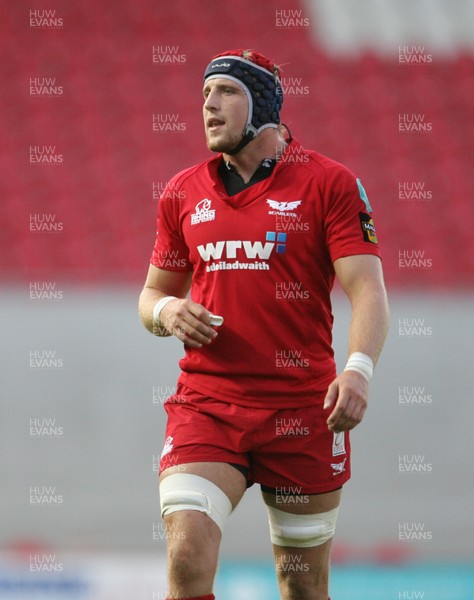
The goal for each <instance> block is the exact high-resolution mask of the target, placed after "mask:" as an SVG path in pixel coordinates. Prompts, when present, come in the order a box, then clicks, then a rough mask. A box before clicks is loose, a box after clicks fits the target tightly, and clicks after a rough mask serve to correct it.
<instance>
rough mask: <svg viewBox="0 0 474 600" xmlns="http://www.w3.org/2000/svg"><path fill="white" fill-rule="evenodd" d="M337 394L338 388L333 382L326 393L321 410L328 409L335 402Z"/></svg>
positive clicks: (335, 382)
mask: <svg viewBox="0 0 474 600" xmlns="http://www.w3.org/2000/svg"><path fill="white" fill-rule="evenodd" d="M338 393H339V387H338V384H337V381H333V382H332V383H331V385H330V386H329V387H328V391H327V394H326V397H325V398H324V404H323V408H324V409H327V408H330V407H331V406H332V405H333V404H334V403H335V402H336V400H337V395H338Z"/></svg>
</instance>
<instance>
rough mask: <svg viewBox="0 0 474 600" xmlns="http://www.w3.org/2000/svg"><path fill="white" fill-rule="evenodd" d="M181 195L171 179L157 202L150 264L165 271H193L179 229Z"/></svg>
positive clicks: (187, 250)
mask: <svg viewBox="0 0 474 600" xmlns="http://www.w3.org/2000/svg"><path fill="white" fill-rule="evenodd" d="M182 195H183V196H185V194H182ZM182 195H181V194H180V193H179V189H178V187H177V185H176V182H175V180H174V179H172V180H171V181H170V182H169V183H168V185H167V186H166V188H165V190H164V191H163V193H162V195H161V197H160V199H159V201H158V218H157V228H156V241H155V246H154V248H153V252H152V255H151V259H150V262H151V264H152V265H154V266H155V267H158V268H159V269H164V270H166V271H184V272H186V271H192V270H193V266H192V263H191V262H190V260H189V248H188V247H187V245H186V242H185V240H184V238H183V235H182V231H181V227H180V212H181V204H182V199H181V196H182Z"/></svg>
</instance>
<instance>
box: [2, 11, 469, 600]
mask: <svg viewBox="0 0 474 600" xmlns="http://www.w3.org/2000/svg"><path fill="white" fill-rule="evenodd" d="M1 21H2V23H1V28H2V35H1V41H0V44H1V47H2V57H3V58H2V60H1V62H0V72H1V94H0V107H1V113H0V118H1V120H2V139H1V142H0V153H1V165H2V167H1V175H0V186H1V188H0V189H1V199H2V205H1V210H2V219H1V253H0V264H1V269H2V288H1V302H2V309H1V313H0V320H1V326H2V328H1V331H2V344H1V355H0V356H1V363H0V364H1V371H2V376H1V381H2V383H1V401H0V410H1V419H0V449H1V456H2V461H1V467H0V514H1V519H0V598H2V599H8V600H17V599H20V598H21V599H25V600H26V599H28V600H30V599H38V600H39V599H41V600H42V599H46V598H47V599H48V600H49V599H61V600H62V599H69V598H71V599H75V600H112V599H113V600H122V599H123V600H142V599H147V600H152V599H160V600H164V598H165V581H164V542H163V537H164V532H163V530H162V527H161V522H160V517H159V511H158V492H157V485H156V481H157V473H156V466H157V460H158V457H159V454H160V452H161V447H162V443H163V428H164V411H163V407H162V404H163V402H164V400H165V398H166V397H167V396H168V395H169V394H170V393H171V392H172V390H173V387H174V384H175V380H176V377H177V373H178V371H177V360H178V358H179V356H180V355H181V348H180V345H179V343H178V342H177V340H174V339H168V340H158V339H155V338H153V337H152V336H150V335H149V334H148V333H147V332H145V330H144V329H143V328H142V327H141V325H140V323H139V321H138V317H137V310H136V304H137V298H138V294H139V292H140V289H141V286H142V284H143V281H144V277H145V274H146V270H147V264H148V259H149V255H150V253H151V248H152V245H153V242H154V233H155V214H156V205H157V198H158V196H159V193H160V190H162V189H163V186H164V185H165V183H166V181H167V180H168V178H169V177H170V176H172V175H173V174H174V173H175V172H177V171H178V170H180V169H182V168H184V167H186V166H190V165H192V164H195V163H196V162H199V161H201V160H203V159H205V158H206V157H207V156H208V152H207V150H206V148H205V145H204V138H203V134H202V124H201V116H200V114H201V113H200V111H201V93H200V88H201V82H202V74H203V70H204V67H205V65H206V64H207V62H208V60H209V58H210V57H211V56H212V55H214V54H216V53H218V52H220V51H223V50H225V49H229V48H237V47H250V48H256V49H259V50H260V51H261V52H263V53H265V54H267V55H269V56H270V57H271V58H273V59H274V60H275V62H277V63H279V64H281V65H282V67H283V85H284V88H285V90H286V96H285V103H284V107H283V120H284V122H286V123H287V124H288V125H289V126H290V128H291V130H292V132H293V134H294V135H295V137H296V138H298V139H299V140H300V141H301V142H302V143H303V145H305V146H306V147H309V148H314V149H316V150H318V151H320V152H322V153H324V154H326V155H328V156H331V157H333V158H335V159H336V160H338V161H340V162H342V163H344V164H346V165H348V166H349V167H350V168H351V169H352V170H353V171H354V172H355V173H357V175H358V176H359V177H360V178H361V179H362V181H363V182H364V185H365V187H366V189H367V192H368V195H369V197H370V199H371V201H372V204H373V205H374V207H375V222H376V226H377V230H378V234H379V239H380V240H381V245H382V250H383V255H384V266H385V272H386V279H387V286H388V290H389V293H390V297H391V305H392V326H391V331H390V335H389V339H388V342H387V346H386V349H385V351H384V354H383V357H382V359H381V362H380V364H379V366H378V368H377V373H376V377H375V379H374V382H373V386H372V393H371V405H370V410H369V412H368V414H367V417H366V419H365V421H364V423H363V424H362V425H361V426H360V427H359V428H358V429H357V430H356V431H355V432H354V434H353V446H354V477H353V480H352V481H351V483H350V484H349V485H347V487H346V491H345V496H344V501H343V510H342V511H341V516H340V520H339V524H338V533H337V536H336V541H335V543H334V551H333V565H334V567H333V575H332V594H331V596H332V598H333V599H334V600H359V599H360V600H362V599H364V600H368V599H373V600H389V599H390V600H392V599H399V598H406V599H410V598H420V599H424V600H472V599H473V598H474V574H473V564H474V555H473V542H472V540H473V539H474V521H473V519H472V502H473V500H472V499H473V494H474V481H473V462H474V459H473V454H474V452H473V451H474V444H473V442H472V423H473V422H474V406H473V402H472V400H473V398H472V396H473V393H472V389H473V385H472V383H473V378H472V337H473V334H474V331H473V295H472V290H473V283H474V280H473V262H474V258H473V256H474V253H473V250H474V238H473V236H472V224H473V222H474V208H473V203H472V201H471V195H472V189H473V187H474V175H473V159H474V155H473V148H474V143H473V136H474V127H473V123H474V120H473V117H474V114H473V113H474V103H473V100H472V99H473V97H474V36H473V31H474V28H473V26H474V0H395V1H394V0H306V1H305V0H283V1H281V2H279V1H275V2H270V1H267V0H265V1H264V0H261V1H260V2H254V1H251V0H240V1H239V2H238V3H235V4H232V3H218V2H216V1H214V0H181V1H179V2H164V1H163V0H161V1H160V0H155V1H152V0H137V1H135V2H132V1H131V0H117V1H116V2H114V3H105V2H94V1H92V0H85V1H82V2H69V3H63V2H55V1H54V0H48V1H45V0H39V1H38V2H35V3H33V2H27V1H25V0H16V1H15V2H13V1H11V2H8V1H4V2H2V19H1ZM154 123H155V130H154V127H153V125H154ZM156 124H161V126H160V125H156ZM334 310H335V313H336V327H335V345H336V351H337V358H338V362H339V364H340V363H342V362H343V361H344V357H345V348H346V331H347V324H348V319H349V311H348V305H347V302H346V300H345V299H344V298H343V297H342V296H341V294H340V293H339V292H338V290H335V293H334ZM35 365H36V366H35ZM407 465H408V466H407ZM409 465H414V466H412V467H410V466H409ZM408 469H411V470H410V471H408ZM221 556H222V557H221V568H220V571H219V575H218V579H217V583H216V595H217V597H218V598H225V599H226V600H254V599H257V598H258V599H259V600H261V599H266V600H273V599H276V598H278V593H277V587H276V583H275V580H274V574H273V568H272V563H271V548H270V543H269V541H268V534H267V526H266V515H265V511H264V509H263V506H262V503H261V501H260V499H259V490H258V489H256V488H255V487H254V488H252V489H251V490H249V492H248V493H247V495H246V497H245V498H244V500H243V501H242V503H241V505H240V506H239V507H238V509H237V510H236V512H235V513H234V515H233V517H232V518H231V519H230V521H229V523H228V527H227V532H226V536H225V539H224V541H223V546H222V555H221Z"/></svg>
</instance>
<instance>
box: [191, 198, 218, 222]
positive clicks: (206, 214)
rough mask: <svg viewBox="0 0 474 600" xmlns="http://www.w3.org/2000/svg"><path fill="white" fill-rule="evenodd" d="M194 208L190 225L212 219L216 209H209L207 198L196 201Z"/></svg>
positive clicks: (209, 201) (214, 216) (209, 202)
mask: <svg viewBox="0 0 474 600" xmlns="http://www.w3.org/2000/svg"><path fill="white" fill-rule="evenodd" d="M194 210H195V211H196V212H195V213H194V214H192V215H191V225H197V224H198V223H206V222H207V221H214V219H215V218H216V211H215V210H214V209H212V210H211V200H208V198H204V200H201V202H198V203H197V204H196V208H195V209H194Z"/></svg>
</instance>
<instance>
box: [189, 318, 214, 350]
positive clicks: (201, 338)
mask: <svg viewBox="0 0 474 600" xmlns="http://www.w3.org/2000/svg"><path fill="white" fill-rule="evenodd" d="M182 327H183V328H184V329H185V330H186V334H187V335H188V336H189V337H191V338H192V339H194V340H196V341H198V342H200V343H201V344H210V343H211V342H212V340H213V339H214V338H215V337H217V331H215V330H214V329H212V327H209V326H208V325H206V324H205V323H203V322H202V321H200V320H199V319H197V318H196V317H195V316H194V315H193V314H192V313H190V312H188V313H187V314H186V315H185V316H184V318H183V319H182Z"/></svg>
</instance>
